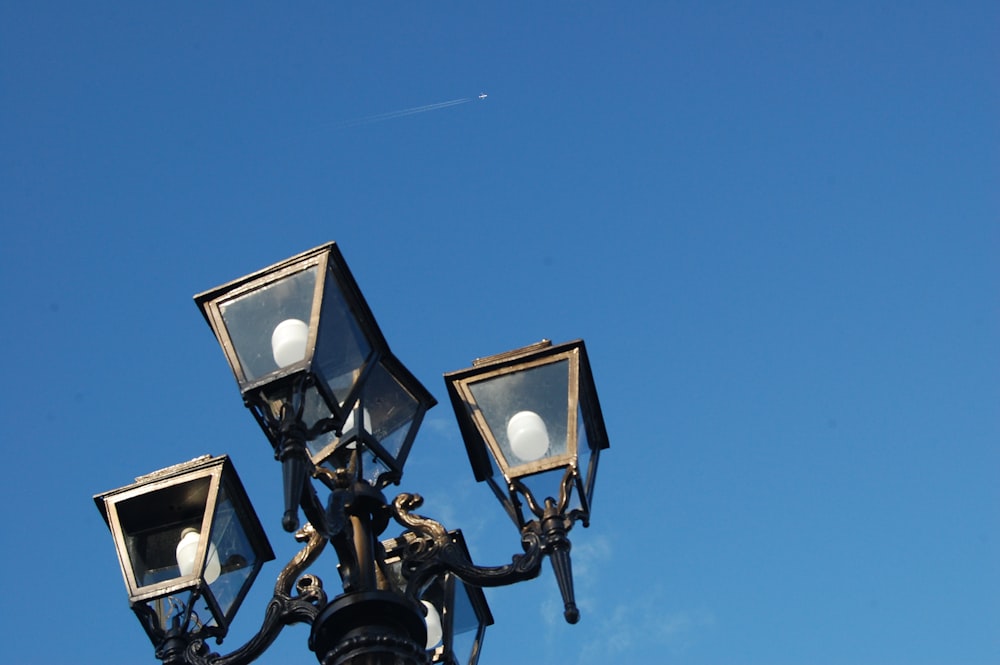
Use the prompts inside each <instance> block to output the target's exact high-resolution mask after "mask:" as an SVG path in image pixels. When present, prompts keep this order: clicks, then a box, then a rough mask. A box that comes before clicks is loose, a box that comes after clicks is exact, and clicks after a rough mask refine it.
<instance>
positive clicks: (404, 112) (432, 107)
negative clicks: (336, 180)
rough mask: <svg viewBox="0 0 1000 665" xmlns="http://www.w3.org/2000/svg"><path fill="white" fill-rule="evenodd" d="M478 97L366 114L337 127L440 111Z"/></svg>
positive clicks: (355, 125)
mask: <svg viewBox="0 0 1000 665" xmlns="http://www.w3.org/2000/svg"><path fill="white" fill-rule="evenodd" d="M474 99H476V98H475V97H462V98H460V99H450V100H448V101H446V102H438V103H436V104H425V105H423V106H414V107H413V108H408V109H400V110H399V111H389V112H388V113H377V114H375V115H369V116H365V117H364V118H357V119H355V120H345V121H344V122H341V123H339V124H338V125H337V127H357V126H358V125H369V124H371V123H373V122H382V121H383V120H393V119H395V118H403V117H406V116H408V115H416V114H417V113H427V112H428V111H438V110H440V109H446V108H448V107H450V106H458V105H459V104H466V103H468V102H471V101H472V100H474Z"/></svg>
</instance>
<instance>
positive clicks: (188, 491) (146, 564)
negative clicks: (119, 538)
mask: <svg viewBox="0 0 1000 665" xmlns="http://www.w3.org/2000/svg"><path fill="white" fill-rule="evenodd" d="M211 484H212V479H211V478H210V477H208V476H202V477H200V478H195V479H193V480H190V481H188V482H185V483H179V484H177V485H173V486H170V487H167V488H165V489H163V490H161V491H159V492H154V493H150V494H141V495H139V496H136V497H133V498H131V499H126V500H123V501H120V502H118V504H117V507H116V510H117V512H118V518H119V521H120V523H121V528H122V534H123V536H124V538H125V546H126V547H127V549H128V558H129V561H130V563H131V566H132V574H133V576H134V578H135V583H136V586H137V587H145V586H149V585H151V584H157V583H159V582H163V581H164V580H169V579H173V578H178V577H182V576H183V575H182V572H181V569H180V566H179V565H178V563H177V545H178V543H180V541H181V538H183V534H184V531H185V530H186V529H193V530H195V531H200V530H201V528H202V523H203V522H204V518H205V510H206V505H207V502H208V495H209V490H210V488H211Z"/></svg>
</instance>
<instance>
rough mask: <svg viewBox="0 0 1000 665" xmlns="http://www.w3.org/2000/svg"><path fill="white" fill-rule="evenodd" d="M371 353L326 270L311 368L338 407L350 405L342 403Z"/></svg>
mask: <svg viewBox="0 0 1000 665" xmlns="http://www.w3.org/2000/svg"><path fill="white" fill-rule="evenodd" d="M371 354H372V344H371V342H370V341H369V339H368V338H367V337H366V336H365V334H364V332H363V331H362V329H361V326H360V325H359V323H358V318H357V316H356V315H355V313H354V312H353V311H352V310H351V307H350V305H349V304H348V302H347V300H346V299H345V297H344V292H343V290H342V289H341V287H340V284H339V283H338V282H337V279H336V278H335V277H334V276H333V274H332V273H329V272H328V273H327V276H326V285H325V287H324V290H323V307H322V311H321V313H320V319H319V337H318V339H317V342H316V355H315V357H314V358H313V364H312V370H313V372H314V373H316V374H317V375H318V376H319V377H320V378H321V379H322V381H323V382H324V384H325V385H326V387H327V389H328V390H329V394H330V396H331V397H332V399H334V400H335V401H336V402H337V403H338V404H339V405H340V406H342V407H344V406H346V407H347V408H350V407H351V405H350V404H347V405H345V404H344V402H345V401H346V400H347V399H348V398H349V393H350V392H351V389H352V388H353V387H354V384H355V383H356V381H357V380H358V378H359V377H360V375H361V373H362V370H363V369H364V367H365V364H366V362H367V361H368V358H369V356H371Z"/></svg>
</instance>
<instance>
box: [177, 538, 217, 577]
mask: <svg viewBox="0 0 1000 665" xmlns="http://www.w3.org/2000/svg"><path fill="white" fill-rule="evenodd" d="M199 540H201V534H200V533H198V532H197V531H195V530H194V529H184V532H183V533H182V534H181V542H179V543H177V550H176V552H175V555H176V556H177V567H178V568H180V569H181V575H190V574H191V573H193V572H194V558H195V556H196V555H197V554H198V541H199ZM221 572H222V566H221V565H219V551H218V550H217V549H215V545H213V544H211V543H209V544H208V561H206V562H205V581H206V582H208V583H209V584H211V583H212V582H214V581H215V580H217V579H219V573H221Z"/></svg>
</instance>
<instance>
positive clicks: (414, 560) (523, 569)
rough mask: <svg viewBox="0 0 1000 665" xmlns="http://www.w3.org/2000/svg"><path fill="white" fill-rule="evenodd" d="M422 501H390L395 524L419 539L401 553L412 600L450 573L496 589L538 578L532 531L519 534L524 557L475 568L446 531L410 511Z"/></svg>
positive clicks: (536, 538) (411, 497)
mask: <svg viewBox="0 0 1000 665" xmlns="http://www.w3.org/2000/svg"><path fill="white" fill-rule="evenodd" d="M423 502H424V500H423V497H421V496H420V495H419V494H406V493H404V494H400V495H399V496H397V497H396V498H395V499H394V500H393V502H392V512H393V516H394V517H395V518H396V521H397V522H399V523H400V524H402V525H403V526H405V527H408V528H409V529H410V530H412V531H413V532H414V533H416V534H417V535H418V536H419V539H418V540H417V541H416V542H414V543H413V544H412V545H411V547H409V549H408V551H407V552H406V553H405V554H404V567H405V570H406V571H407V577H408V581H407V585H406V593H407V594H408V595H410V596H412V597H414V598H416V597H417V594H418V593H419V591H420V590H421V589H422V588H423V587H424V586H425V585H426V584H427V583H428V582H429V581H430V580H431V579H432V578H433V577H434V576H435V575H438V574H441V573H443V572H445V571H448V572H452V573H454V574H455V575H457V576H458V577H460V578H461V579H462V580H463V581H465V582H466V583H468V584H472V585H475V586H480V587H496V586H506V585H509V584H515V583H517V582H522V581H524V580H530V579H534V578H535V577H538V574H539V572H541V569H542V558H543V556H544V552H543V549H544V548H543V544H542V539H541V537H540V534H539V533H538V532H537V531H536V530H534V529H525V530H524V531H523V532H522V533H521V544H522V546H523V547H524V554H515V555H514V557H513V559H512V561H511V562H510V563H509V564H507V565H505V566H477V565H475V564H474V563H472V561H470V560H469V558H468V555H467V554H466V553H465V552H464V551H463V550H462V548H461V547H459V546H458V545H457V544H455V542H454V541H453V540H452V538H451V536H450V535H449V534H448V530H447V529H445V528H444V526H442V525H441V523H440V522H436V521H435V520H432V519H430V518H428V517H423V516H421V515H417V514H416V513H413V512H411V511H412V510H413V509H415V508H419V507H420V506H421V505H422V504H423Z"/></svg>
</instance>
